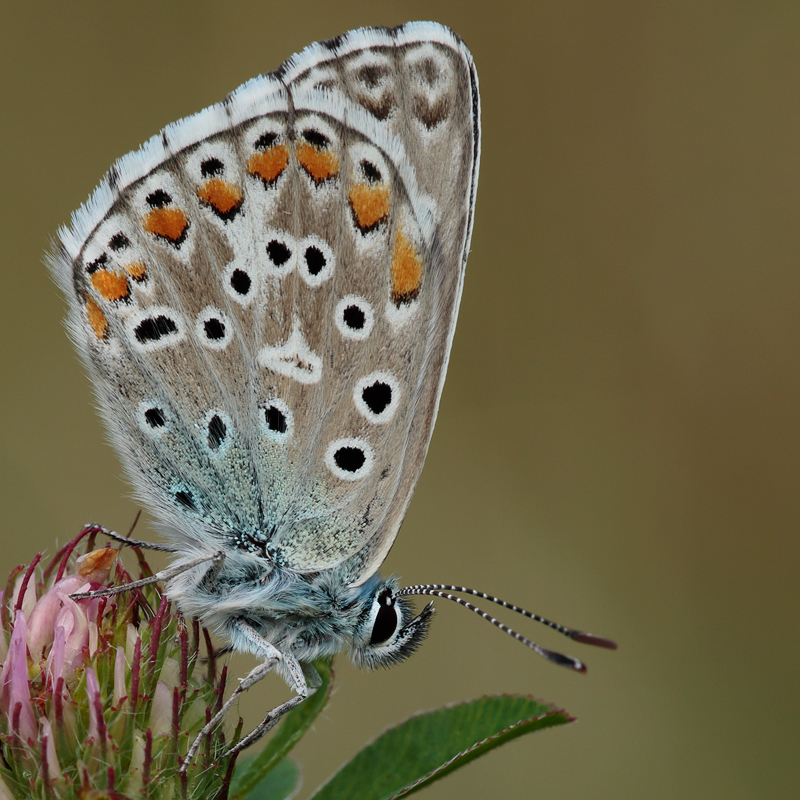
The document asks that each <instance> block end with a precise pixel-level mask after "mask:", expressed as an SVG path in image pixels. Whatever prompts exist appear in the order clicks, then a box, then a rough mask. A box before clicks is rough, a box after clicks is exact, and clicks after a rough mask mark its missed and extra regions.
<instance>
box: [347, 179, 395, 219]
mask: <svg viewBox="0 0 800 800" xmlns="http://www.w3.org/2000/svg"><path fill="white" fill-rule="evenodd" d="M350 208H352V209H353V214H354V216H355V220H356V225H358V227H359V228H360V229H361V230H362V231H367V230H370V228H373V227H374V226H375V225H377V224H378V223H379V222H382V221H383V220H385V219H386V218H387V217H388V216H389V187H388V186H387V185H386V184H385V183H379V184H375V185H373V184H369V183H357V184H354V185H353V186H352V187H351V188H350Z"/></svg>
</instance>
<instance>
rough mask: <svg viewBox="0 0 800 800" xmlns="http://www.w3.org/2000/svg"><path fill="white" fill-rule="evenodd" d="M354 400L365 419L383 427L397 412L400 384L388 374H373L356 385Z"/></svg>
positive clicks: (366, 376)
mask: <svg viewBox="0 0 800 800" xmlns="http://www.w3.org/2000/svg"><path fill="white" fill-rule="evenodd" d="M353 400H354V401H355V404H356V408H357V409H358V410H359V412H360V413H361V415H362V416H363V417H364V418H365V419H367V420H368V421H369V422H372V423H373V424H375V425H382V424H384V423H385V422H388V421H389V420H390V419H391V418H392V417H393V416H394V414H395V411H397V406H398V404H399V403H400V384H399V383H398V382H397V378H395V377H394V375H391V374H390V373H388V372H372V373H370V374H369V375H365V376H364V377H363V378H361V379H360V380H359V381H358V382H357V383H356V387H355V389H354V390H353Z"/></svg>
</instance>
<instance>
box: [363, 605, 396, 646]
mask: <svg viewBox="0 0 800 800" xmlns="http://www.w3.org/2000/svg"><path fill="white" fill-rule="evenodd" d="M376 602H377V603H378V613H377V614H376V615H375V622H374V623H373V624H372V636H371V637H370V640H369V643H370V645H371V646H372V647H376V646H377V645H381V644H385V643H386V642H388V641H389V639H391V638H392V636H394V633H395V631H396V630H397V609H396V608H395V607H394V598H393V597H392V596H391V594H390V593H389V592H383V593H382V594H381V595H380V596H379V597H378V599H377V601H376Z"/></svg>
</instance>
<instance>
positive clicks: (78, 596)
mask: <svg viewBox="0 0 800 800" xmlns="http://www.w3.org/2000/svg"><path fill="white" fill-rule="evenodd" d="M224 560H225V553H223V552H222V550H219V551H217V552H216V553H211V554H209V555H202V556H198V557H197V558H193V559H192V560H191V561H186V562H184V563H183V564H176V565H175V566H173V567H168V568H167V569H162V570H161V571H160V572H156V574H155V575H151V576H150V577H149V578H142V579H141V580H138V581H132V582H131V583H124V584H122V585H121V586H111V587H106V588H104V589H96V590H95V591H93V592H74V593H73V594H71V595H70V597H71V598H72V599H73V600H86V599H91V598H94V597H110V596H111V595H112V594H122V593H123V592H129V591H131V589H138V588H139V587H140V586H147V585H148V584H150V583H159V582H164V583H166V582H168V581H170V580H172V578H174V577H176V576H177V575H180V574H181V573H182V572H186V570H189V569H192V568H193V567H196V566H198V565H199V564H204V563H205V562H206V561H212V562H213V563H214V564H219V565H221V564H222V562H223V561H224Z"/></svg>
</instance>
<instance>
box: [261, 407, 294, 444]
mask: <svg viewBox="0 0 800 800" xmlns="http://www.w3.org/2000/svg"><path fill="white" fill-rule="evenodd" d="M258 410H259V414H258V421H259V426H260V428H261V432H262V433H263V434H264V435H265V436H266V437H267V438H268V439H270V440H272V441H273V442H278V443H283V442H285V441H286V440H287V439H288V438H289V437H290V436H291V435H292V431H293V430H294V414H292V410H291V409H290V408H289V406H288V405H286V403H284V401H283V400H281V399H280V398H279V397H271V398H270V399H269V400H267V402H266V403H264V404H263V405H260V406H259V409H258Z"/></svg>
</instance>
